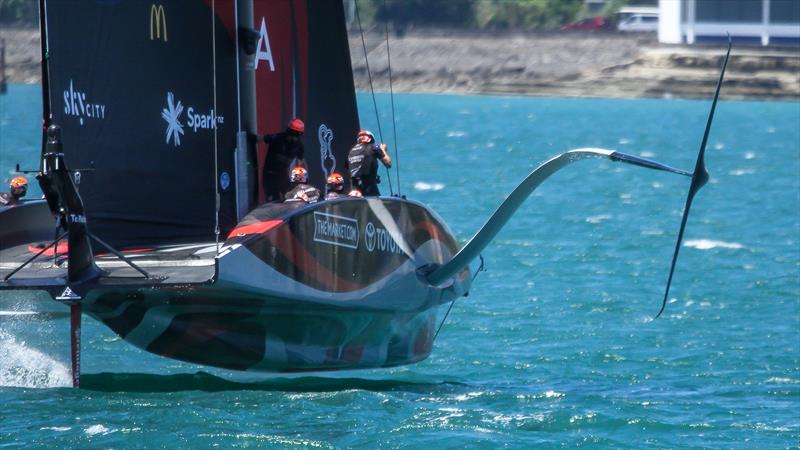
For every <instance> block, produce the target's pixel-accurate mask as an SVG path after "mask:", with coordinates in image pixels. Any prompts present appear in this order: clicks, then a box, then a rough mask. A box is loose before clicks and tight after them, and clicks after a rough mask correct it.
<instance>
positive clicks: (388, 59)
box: [383, 0, 400, 196]
mask: <svg viewBox="0 0 800 450" xmlns="http://www.w3.org/2000/svg"><path fill="white" fill-rule="evenodd" d="M383 9H384V10H386V11H388V8H387V7H386V0H383ZM384 26H385V30H386V63H387V64H388V66H389V67H388V68H389V98H390V99H391V101H392V134H393V136H394V155H395V160H394V161H395V165H394V167H395V172H396V173H397V195H398V196H400V145H399V144H398V143H397V119H396V118H395V112H394V88H393V87H392V52H391V51H390V50H389V21H388V20H387V21H386V22H385V24H384ZM387 171H388V169H387ZM390 183H391V177H390Z"/></svg>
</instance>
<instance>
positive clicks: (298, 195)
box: [286, 183, 321, 203]
mask: <svg viewBox="0 0 800 450" xmlns="http://www.w3.org/2000/svg"><path fill="white" fill-rule="evenodd" d="M320 196H321V195H320V192H319V189H317V188H315V187H314V186H309V185H307V184H302V183H300V184H298V185H297V186H295V187H294V188H292V190H291V191H289V192H287V193H286V201H287V202H292V201H295V202H296V201H304V202H306V203H316V202H318V201H319V198H320Z"/></svg>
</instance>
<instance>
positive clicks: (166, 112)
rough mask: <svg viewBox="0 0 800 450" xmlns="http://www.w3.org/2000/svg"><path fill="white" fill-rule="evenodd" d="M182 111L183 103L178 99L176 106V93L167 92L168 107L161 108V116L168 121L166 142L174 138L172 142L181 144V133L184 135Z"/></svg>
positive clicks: (177, 144)
mask: <svg viewBox="0 0 800 450" xmlns="http://www.w3.org/2000/svg"><path fill="white" fill-rule="evenodd" d="M182 112H183V104H182V103H181V102H180V101H178V105H177V106H176V105H175V95H173V94H172V92H167V107H166V108H164V109H162V110H161V117H162V118H163V119H164V120H166V121H167V139H166V143H167V144H169V139H170V138H172V143H173V145H175V147H177V146H179V145H181V135H183V124H181V113H182Z"/></svg>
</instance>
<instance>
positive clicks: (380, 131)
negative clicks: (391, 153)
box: [354, 2, 394, 195]
mask: <svg viewBox="0 0 800 450" xmlns="http://www.w3.org/2000/svg"><path fill="white" fill-rule="evenodd" d="M354 3H355V6H356V21H357V22H358V32H359V33H360V34H361V47H362V48H363V49H364V64H365V65H366V66H367V77H368V78H369V90H370V93H371V94H372V106H373V108H374V109H375V121H376V122H377V123H378V139H380V141H381V142H383V129H382V128H381V118H380V115H379V114H378V102H377V101H376V100H375V88H374V86H373V85H372V72H371V71H370V70H369V57H368V56H367V42H366V40H365V39H364V28H363V27H362V26H361V14H359V12H358V2H354ZM383 167H385V168H386V174H387V175H388V178H389V192H390V193H391V194H392V195H394V188H393V187H392V174H391V172H389V168H388V167H386V166H383Z"/></svg>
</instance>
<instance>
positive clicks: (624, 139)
mask: <svg viewBox="0 0 800 450" xmlns="http://www.w3.org/2000/svg"><path fill="white" fill-rule="evenodd" d="M617 142H618V143H619V145H626V144H630V143H631V140H630V139H628V138H622V139H620V140H619V141H617Z"/></svg>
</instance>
